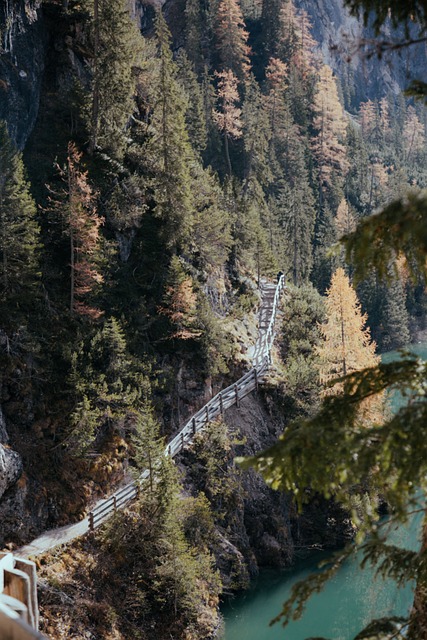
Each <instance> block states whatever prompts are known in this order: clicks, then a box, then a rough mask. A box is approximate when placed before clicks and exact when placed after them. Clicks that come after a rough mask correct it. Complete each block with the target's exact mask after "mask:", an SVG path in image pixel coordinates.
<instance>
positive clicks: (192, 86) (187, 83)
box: [177, 51, 207, 153]
mask: <svg viewBox="0 0 427 640" xmlns="http://www.w3.org/2000/svg"><path fill="white" fill-rule="evenodd" d="M177 65H178V73H177V78H178V81H179V82H180V84H181V86H182V87H183V89H184V92H185V96H186V100H187V111H186V118H185V121H186V125H187V131H188V135H189V138H190V140H191V145H192V147H193V149H195V150H196V151H198V152H199V153H201V152H203V151H204V150H205V149H206V145H207V130H206V120H205V117H204V106H203V90H202V87H201V86H200V84H199V83H198V81H197V76H196V73H195V71H194V70H193V67H192V65H191V63H190V61H189V59H188V58H187V55H186V53H185V51H180V53H179V55H178V57H177Z"/></svg>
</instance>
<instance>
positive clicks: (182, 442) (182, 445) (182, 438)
mask: <svg viewBox="0 0 427 640" xmlns="http://www.w3.org/2000/svg"><path fill="white" fill-rule="evenodd" d="M183 448H184V432H183V431H181V449H183Z"/></svg>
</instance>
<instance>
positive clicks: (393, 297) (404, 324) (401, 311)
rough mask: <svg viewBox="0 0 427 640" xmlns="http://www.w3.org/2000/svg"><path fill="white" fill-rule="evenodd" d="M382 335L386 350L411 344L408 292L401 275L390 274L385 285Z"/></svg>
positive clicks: (382, 344) (382, 346) (383, 347)
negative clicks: (407, 303) (407, 307)
mask: <svg viewBox="0 0 427 640" xmlns="http://www.w3.org/2000/svg"><path fill="white" fill-rule="evenodd" d="M381 312H382V323H381V324H382V335H381V348H382V349H383V350H384V351H390V350H391V349H399V348H400V347H404V346H406V345H408V344H409V342H410V339H411V336H410V333H409V317H408V311H407V309H406V292H405V289H404V286H403V283H402V281H401V279H400V278H399V276H396V275H395V274H394V275H393V276H390V279H389V282H388V284H386V285H385V286H384V296H383V298H382V305H381Z"/></svg>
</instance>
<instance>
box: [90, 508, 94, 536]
mask: <svg viewBox="0 0 427 640" xmlns="http://www.w3.org/2000/svg"><path fill="white" fill-rule="evenodd" d="M94 529H95V525H94V522H93V511H89V531H94Z"/></svg>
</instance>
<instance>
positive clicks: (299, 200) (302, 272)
mask: <svg viewBox="0 0 427 640" xmlns="http://www.w3.org/2000/svg"><path fill="white" fill-rule="evenodd" d="M294 168H295V169H296V172H295V173H296V174H297V173H298V168H297V167H294ZM300 169H301V173H300V181H299V182H298V179H297V177H296V175H295V176H294V180H292V182H291V184H290V185H289V184H286V183H282V186H281V188H280V189H279V193H278V197H277V201H276V207H277V216H278V221H279V224H280V226H281V228H282V229H283V233H284V245H285V254H286V255H287V256H288V262H289V269H290V273H291V280H292V283H293V284H294V285H295V286H300V285H302V284H303V283H305V282H307V280H308V278H309V276H310V273H311V268H312V265H313V257H312V241H313V233H314V221H315V211H314V198H313V195H312V192H311V189H310V186H309V183H308V177H307V173H306V170H305V167H304V165H303V164H302V165H301V164H300Z"/></svg>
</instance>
